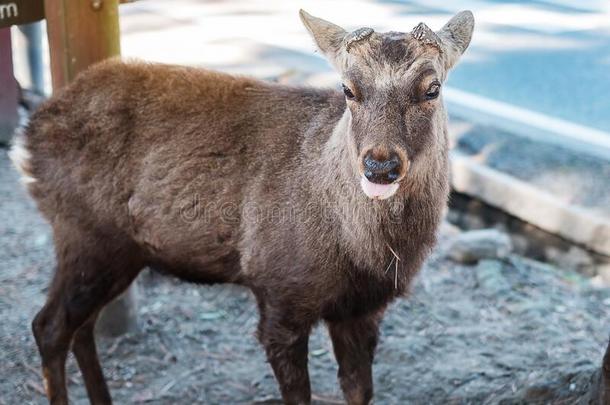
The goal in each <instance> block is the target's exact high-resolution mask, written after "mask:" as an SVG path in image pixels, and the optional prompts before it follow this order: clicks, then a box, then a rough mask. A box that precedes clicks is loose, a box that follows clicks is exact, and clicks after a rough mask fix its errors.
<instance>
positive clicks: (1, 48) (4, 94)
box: [0, 27, 19, 144]
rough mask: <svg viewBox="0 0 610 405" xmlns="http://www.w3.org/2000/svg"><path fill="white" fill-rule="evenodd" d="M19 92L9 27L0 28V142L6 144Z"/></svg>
mask: <svg viewBox="0 0 610 405" xmlns="http://www.w3.org/2000/svg"><path fill="white" fill-rule="evenodd" d="M18 103H19V92H18V88H17V81H16V80H15V76H14V75H13V54H12V48H11V29H10V27H6V28H0V144H8V143H9V142H10V140H11V137H12V135H13V131H14V130H15V128H16V127H17V123H18V120H19V117H18V115H17V105H18Z"/></svg>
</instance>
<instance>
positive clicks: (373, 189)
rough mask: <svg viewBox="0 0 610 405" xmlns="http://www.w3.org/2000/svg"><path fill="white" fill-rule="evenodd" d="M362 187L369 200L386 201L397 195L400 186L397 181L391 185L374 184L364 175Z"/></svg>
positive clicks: (361, 181) (361, 180) (361, 182)
mask: <svg viewBox="0 0 610 405" xmlns="http://www.w3.org/2000/svg"><path fill="white" fill-rule="evenodd" d="M360 187H361V188H362V191H364V194H366V196H367V197H368V198H371V199H373V200H385V199H388V198H390V197H392V196H393V195H394V194H396V191H398V187H400V184H398V182H397V181H395V182H393V183H389V184H380V183H373V182H372V181H369V180H368V179H367V178H366V177H365V176H364V175H363V176H362V177H361V179H360Z"/></svg>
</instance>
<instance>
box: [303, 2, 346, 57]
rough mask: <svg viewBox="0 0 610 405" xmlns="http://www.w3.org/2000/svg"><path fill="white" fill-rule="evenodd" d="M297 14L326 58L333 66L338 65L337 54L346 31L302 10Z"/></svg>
mask: <svg viewBox="0 0 610 405" xmlns="http://www.w3.org/2000/svg"><path fill="white" fill-rule="evenodd" d="M299 16H300V17H301V21H303V25H305V28H307V31H309V33H310V34H311V36H312V37H313V39H314V41H315V42H316V45H318V48H319V49H320V51H322V53H323V54H324V56H326V58H328V60H329V61H330V62H331V63H332V64H333V65H335V66H338V65H339V63H338V56H339V54H340V51H341V48H342V46H343V39H344V38H345V36H346V35H347V32H346V31H345V30H344V29H343V28H341V27H339V26H338V25H335V24H333V23H331V22H328V21H326V20H323V19H321V18H317V17H314V16H312V15H311V14H308V13H307V12H305V11H304V10H300V11H299Z"/></svg>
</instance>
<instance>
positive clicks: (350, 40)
mask: <svg viewBox="0 0 610 405" xmlns="http://www.w3.org/2000/svg"><path fill="white" fill-rule="evenodd" d="M373 32H375V31H374V30H373V29H372V28H368V27H363V28H358V29H357V30H356V31H354V32H352V33H350V34H348V35H347V36H346V37H345V50H346V51H347V52H349V50H350V48H351V47H352V45H353V44H354V43H355V42H359V41H362V40H363V39H366V38H368V37H370V36H371V35H372V34H373Z"/></svg>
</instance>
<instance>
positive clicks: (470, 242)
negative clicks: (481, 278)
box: [446, 229, 513, 264]
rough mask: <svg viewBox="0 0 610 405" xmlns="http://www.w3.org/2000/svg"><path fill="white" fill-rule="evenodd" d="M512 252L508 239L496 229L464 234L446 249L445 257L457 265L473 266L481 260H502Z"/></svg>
mask: <svg viewBox="0 0 610 405" xmlns="http://www.w3.org/2000/svg"><path fill="white" fill-rule="evenodd" d="M512 250H513V246H512V243H511V240H510V238H509V237H508V235H506V234H505V233H502V232H500V231H498V230H496V229H482V230H476V231H468V232H464V233H462V234H460V235H458V236H457V237H455V238H454V239H453V240H452V241H451V242H450V243H449V245H448V247H447V253H446V255H447V257H449V258H450V259H451V260H454V261H456V262H459V263H467V264H473V263H477V262H478V261H479V260H481V259H503V258H505V257H507V256H508V255H509V254H510V253H511V252H512Z"/></svg>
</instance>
